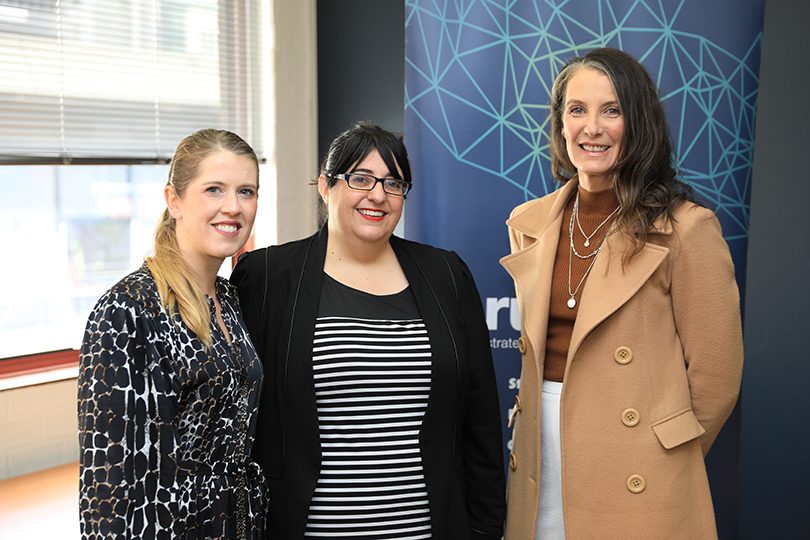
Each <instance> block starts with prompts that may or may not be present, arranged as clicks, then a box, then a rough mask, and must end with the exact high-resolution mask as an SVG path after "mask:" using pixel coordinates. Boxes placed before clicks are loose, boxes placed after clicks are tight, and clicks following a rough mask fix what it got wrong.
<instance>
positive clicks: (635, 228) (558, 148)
mask: <svg viewBox="0 0 810 540" xmlns="http://www.w3.org/2000/svg"><path fill="white" fill-rule="evenodd" d="M582 68H590V69H595V70H597V71H600V72H602V73H604V74H605V75H607V77H608V79H610V82H611V84H612V85H613V91H614V92H615V93H616V99H617V100H618V102H619V106H620V107H621V110H622V115H623V116H624V135H623V137H622V142H621V149H620V151H619V156H618V159H617V160H616V164H615V165H614V167H613V170H612V174H613V175H614V177H615V179H616V181H615V182H614V190H615V191H616V196H617V198H618V199H619V203H620V204H621V206H622V209H621V211H620V213H619V215H618V216H617V218H616V219H617V225H619V226H620V227H621V228H622V229H623V230H625V231H627V232H628V233H630V234H631V235H632V237H633V239H634V243H635V249H634V250H632V251H631V252H630V253H628V254H627V256H626V259H625V261H627V260H629V258H630V257H632V256H633V255H635V254H636V253H638V252H639V251H640V250H641V248H642V247H643V246H644V243H645V242H646V240H647V233H648V231H649V230H650V228H651V227H652V224H653V223H654V222H655V220H656V219H658V218H661V217H663V218H664V219H667V220H672V219H673V218H672V215H673V211H674V210H675V208H676V207H677V206H678V205H679V204H681V203H682V202H683V201H692V202H695V203H697V201H696V200H695V196H694V192H693V191H692V188H691V187H690V186H689V185H687V184H685V183H684V182H682V181H680V180H679V179H678V177H677V171H676V170H675V166H674V164H673V156H672V143H671V141H670V138H669V128H668V127H667V121H666V116H665V114H664V108H663V106H662V105H661V99H660V98H659V96H658V89H657V88H656V86H655V83H654V82H653V80H652V78H651V77H650V75H649V73H647V70H646V69H644V66H642V65H641V64H640V63H639V62H638V61H637V60H636V59H635V58H633V57H632V56H630V55H629V54H627V53H625V52H622V51H620V50H617V49H609V48H603V49H596V50H593V51H591V52H589V53H588V54H586V55H585V56H578V57H576V58H572V59H571V60H569V61H568V63H566V65H565V66H564V67H563V69H562V71H560V73H559V74H558V75H557V78H556V79H555V81H554V86H553V88H552V90H551V136H550V139H551V172H552V174H553V175H554V177H555V178H556V179H557V180H559V181H560V182H567V181H568V180H570V179H571V178H573V177H574V176H575V175H576V172H577V171H576V168H575V167H574V165H573V164H572V163H571V160H570V159H569V157H568V151H567V149H566V144H565V139H564V138H563V136H562V128H563V124H562V113H563V109H564V105H565V103H564V102H565V92H566V88H567V87H568V81H570V80H571V77H573V75H574V74H575V73H576V72H577V71H578V70H579V69H582Z"/></svg>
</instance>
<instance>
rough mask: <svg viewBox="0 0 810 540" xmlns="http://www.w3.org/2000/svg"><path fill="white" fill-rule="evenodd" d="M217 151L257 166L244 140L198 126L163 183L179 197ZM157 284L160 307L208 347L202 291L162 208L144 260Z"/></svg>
mask: <svg viewBox="0 0 810 540" xmlns="http://www.w3.org/2000/svg"><path fill="white" fill-rule="evenodd" d="M218 151H226V152H232V153H234V154H236V155H238V156H247V157H249V158H250V159H252V160H253V162H254V163H255V164H256V170H257V171H258V168H259V161H258V159H257V158H256V154H255V153H254V152H253V149H252V148H251V147H250V145H249V144H248V143H246V142H245V141H244V140H243V139H242V138H241V137H239V136H238V135H236V134H235V133H231V132H230V131H225V130H221V129H201V130H200V131H197V132H195V133H192V134H191V135H189V136H188V137H186V138H185V139H183V140H182V141H180V144H178V145H177V149H176V150H175V151H174V156H173V157H172V162H171V166H170V167H169V181H168V182H167V185H169V186H171V187H172V189H174V192H175V193H176V194H177V196H178V197H180V198H182V197H183V194H184V193H185V191H186V187H188V185H189V184H190V183H191V182H192V181H193V180H194V179H195V178H196V176H197V169H198V166H199V164H200V162H201V161H202V160H203V159H205V158H206V157H208V156H209V155H210V154H213V153H214V152H218ZM146 264H147V265H148V266H149V270H150V271H151V272H152V276H153V277H154V279H155V283H156V284H157V288H158V294H159V295H160V301H161V303H162V304H163V306H164V307H165V308H166V309H167V310H168V311H169V313H170V314H175V313H178V314H179V315H180V318H181V319H182V320H183V322H184V323H185V324H186V326H187V327H188V328H189V329H191V331H192V332H194V333H195V334H197V337H198V338H199V339H200V341H202V342H203V344H205V346H206V348H207V347H210V346H211V343H212V337H211V328H212V326H211V312H210V310H209V307H208V300H207V299H206V297H205V292H204V291H203V290H202V289H201V288H200V287H199V286H198V285H197V283H196V281H195V280H194V279H193V278H192V276H193V275H194V274H193V271H192V269H191V267H189V265H188V264H186V262H185V260H184V259H183V254H182V253H181V252H180V247H179V245H178V243H177V233H176V230H175V220H174V218H173V217H172V216H171V214H170V213H169V210H168V209H166V210H164V211H163V215H162V216H161V217H160V220H159V221H158V224H157V227H156V228H155V254H154V256H153V257H148V258H147V259H146Z"/></svg>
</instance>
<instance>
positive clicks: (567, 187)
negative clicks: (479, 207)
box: [501, 179, 672, 373]
mask: <svg viewBox="0 0 810 540" xmlns="http://www.w3.org/2000/svg"><path fill="white" fill-rule="evenodd" d="M577 185H578V184H577V182H576V180H575V179H574V180H570V181H568V182H567V183H565V184H564V185H563V186H562V187H561V188H560V189H558V190H557V191H555V192H554V193H552V194H550V195H548V196H546V197H543V198H541V199H537V200H534V201H530V202H528V203H525V204H524V205H522V206H519V207H518V208H517V209H516V210H515V212H513V215H512V216H511V217H510V218H509V220H507V222H506V223H507V225H508V226H509V228H510V229H511V236H512V238H513V242H514V244H515V245H513V253H512V254H511V255H507V256H506V257H503V258H502V259H501V264H502V265H503V266H504V267H505V268H506V270H507V271H508V272H509V273H510V275H511V276H512V278H513V279H514V280H515V290H516V292H517V293H518V294H517V296H518V302H519V307H520V312H521V314H522V316H523V329H522V333H523V336H524V339H527V340H528V341H529V344H530V345H531V347H532V350H533V351H534V360H535V362H536V368H537V369H538V372H540V373H542V365H541V359H542V358H544V356H545V354H544V352H545V347H546V329H547V327H548V306H549V303H550V301H551V279H552V274H553V272H554V260H555V257H556V254H557V245H558V242H559V238H560V229H561V227H562V225H563V223H562V216H563V210H564V209H565V206H566V203H567V202H568V200H569V198H570V197H571V196H573V194H574V190H575V189H576V188H577ZM649 234H663V235H669V234H672V225H671V223H669V222H668V221H667V220H664V219H659V220H657V221H656V222H655V224H654V226H653V227H652V228H651V230H650V232H649ZM631 248H632V239H631V238H629V237H628V236H627V235H626V234H624V233H622V232H621V231H615V232H613V233H612V234H611V235H610V236H609V237H608V241H607V245H606V246H605V249H604V250H603V251H602V252H601V253H600V254H599V255H598V256H597V258H596V261H595V263H594V267H593V269H592V270H591V273H590V275H589V276H588V279H587V280H586V282H585V285H584V288H583V291H582V296H581V298H580V308H579V312H578V314H577V320H576V322H575V324H574V330H573V333H572V336H571V345H570V347H569V350H568V359H569V362H568V365H569V366H570V364H571V362H570V360H571V359H572V358H573V357H574V355H575V354H576V352H577V350H578V348H579V346H580V345H581V343H582V341H583V340H584V339H585V338H586V337H587V335H588V334H589V333H590V332H591V331H592V330H593V329H594V328H596V326H598V325H599V324H600V323H601V322H602V321H604V320H605V319H606V318H607V317H609V316H610V315H611V314H612V313H614V312H616V310H618V309H619V308H620V307H621V306H622V305H624V304H625V303H626V302H627V301H628V300H629V299H630V298H631V297H632V296H633V295H634V294H635V293H636V292H637V291H638V290H639V289H640V288H641V286H642V285H643V284H644V283H645V282H646V281H647V280H648V279H649V278H650V276H652V275H653V273H654V272H655V270H656V269H657V268H658V267H659V266H660V264H661V263H662V262H663V261H664V259H665V258H666V256H667V254H668V253H669V249H668V248H666V247H662V246H658V245H655V244H651V243H649V242H648V243H646V244H645V245H644V247H642V249H641V251H640V252H639V253H637V254H636V255H635V256H634V257H633V258H632V259H630V261H628V262H627V264H625V265H623V264H622V257H623V255H624V253H625V252H626V251H627V250H628V249H631Z"/></svg>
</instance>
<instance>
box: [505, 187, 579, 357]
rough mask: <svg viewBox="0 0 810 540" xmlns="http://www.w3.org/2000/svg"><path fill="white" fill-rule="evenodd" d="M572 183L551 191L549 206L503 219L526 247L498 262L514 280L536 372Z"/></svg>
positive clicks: (538, 207)
mask: <svg viewBox="0 0 810 540" xmlns="http://www.w3.org/2000/svg"><path fill="white" fill-rule="evenodd" d="M576 186H577V182H576V180H570V181H568V182H566V183H565V184H564V185H563V186H562V187H561V188H560V189H558V190H557V191H556V192H555V198H554V199H553V200H550V201H549V202H550V203H551V204H550V205H546V206H544V207H543V206H536V207H530V208H528V209H527V210H526V211H525V212H523V213H521V214H519V215H516V216H514V217H513V218H510V219H509V220H508V221H507V222H506V223H507V225H509V227H511V228H512V229H513V230H514V233H515V234H522V235H524V242H523V245H524V246H526V247H524V248H523V249H521V250H520V251H517V252H515V253H512V254H511V255H507V256H506V257H503V258H502V259H501V261H500V262H501V264H502V265H503V267H504V268H506V270H507V271H508V272H509V274H510V275H511V276H512V278H513V279H514V281H515V291H516V292H517V293H518V294H517V297H518V307H519V309H520V313H521V314H522V317H523V321H524V322H523V338H524V339H527V340H528V341H529V345H530V346H531V348H532V350H533V351H534V352H535V354H534V361H535V363H536V364H537V366H536V367H537V369H538V372H542V369H541V366H540V365H539V364H540V358H543V355H542V354H540V351H544V350H545V348H546V328H547V327H548V306H549V302H550V301H551V276H552V273H553V271H554V258H555V255H556V252H557V244H558V242H559V239H560V227H561V226H562V216H563V210H564V209H565V205H566V203H567V202H568V198H569V197H570V195H571V193H573V191H574V190H575V189H576ZM527 244H528V245H527Z"/></svg>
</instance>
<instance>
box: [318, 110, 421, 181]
mask: <svg viewBox="0 0 810 540" xmlns="http://www.w3.org/2000/svg"><path fill="white" fill-rule="evenodd" d="M373 150H377V151H378V152H379V153H380V156H381V157H382V159H383V162H385V165H386V166H387V167H388V171H389V172H390V173H391V176H393V177H394V178H396V179H397V180H404V181H405V182H408V183H409V184H410V183H411V182H412V179H411V164H410V162H409V161H408V151H407V149H406V148H405V141H404V139H403V137H402V135H401V134H396V133H392V132H390V131H388V130H386V129H383V128H381V127H380V126H378V125H377V124H374V123H372V122H366V121H361V122H357V123H356V124H354V125H353V126H352V127H350V128H349V129H347V130H346V131H344V132H343V133H341V134H340V135H338V136H337V137H335V139H334V140H333V141H332V144H330V145H329V151H328V152H327V153H326V157H325V158H324V159H323V162H322V163H321V171H320V173H321V175H323V176H324V177H325V178H326V185H327V186H329V187H330V188H331V187H333V186H334V185H335V183H336V182H337V179H336V178H334V175H335V174H341V173H348V172H352V170H350V169H352V168H353V167H355V166H356V165H357V164H358V163H360V162H361V161H363V159H365V157H366V156H367V155H369V153H371V152H372V151H373ZM399 171H402V176H401V177H400V174H399Z"/></svg>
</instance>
